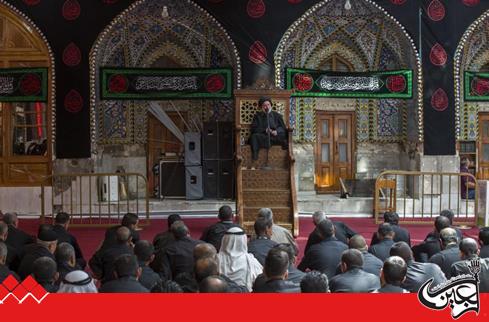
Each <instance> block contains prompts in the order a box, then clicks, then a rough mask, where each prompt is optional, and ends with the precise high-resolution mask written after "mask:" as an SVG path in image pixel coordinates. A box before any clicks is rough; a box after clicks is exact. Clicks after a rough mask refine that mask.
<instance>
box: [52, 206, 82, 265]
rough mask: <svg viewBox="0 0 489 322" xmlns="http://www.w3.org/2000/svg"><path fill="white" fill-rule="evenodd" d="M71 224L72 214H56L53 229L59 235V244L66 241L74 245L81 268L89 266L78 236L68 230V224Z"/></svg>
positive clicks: (77, 261)
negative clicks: (77, 238)
mask: <svg viewBox="0 0 489 322" xmlns="http://www.w3.org/2000/svg"><path fill="white" fill-rule="evenodd" d="M69 225H70V215H69V214H67V213H66V212H60V213H58V214H57V215H56V217H55V219H54V225H53V230H54V231H55V232H56V234H57V235H58V244H61V243H63V242H66V243H68V244H70V245H71V246H73V248H74V249H75V258H76V263H77V264H78V266H80V268H81V269H84V268H85V266H87V262H86V261H85V259H84V258H83V254H82V251H81V248H80V245H78V241H77V240H76V237H75V236H73V235H72V234H70V233H69V232H68V226H69Z"/></svg>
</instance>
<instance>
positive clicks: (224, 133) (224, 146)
mask: <svg viewBox="0 0 489 322" xmlns="http://www.w3.org/2000/svg"><path fill="white" fill-rule="evenodd" d="M218 146H219V159H221V160H231V159H234V127H233V123H232V122H220V123H219V142H218Z"/></svg>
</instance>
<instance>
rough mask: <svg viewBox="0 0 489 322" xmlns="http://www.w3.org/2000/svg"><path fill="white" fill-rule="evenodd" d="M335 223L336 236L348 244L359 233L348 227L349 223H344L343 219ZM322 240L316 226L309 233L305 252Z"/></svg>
mask: <svg viewBox="0 0 489 322" xmlns="http://www.w3.org/2000/svg"><path fill="white" fill-rule="evenodd" d="M333 225H334V227H335V237H336V238H337V239H338V240H339V241H341V242H343V243H345V244H348V239H350V238H352V237H353V236H355V235H356V234H357V233H356V232H355V231H353V230H352V229H351V228H350V227H348V225H346V224H345V223H342V222H341V221H333ZM321 240H322V238H321V235H320V234H319V231H318V230H317V228H314V230H313V231H312V232H311V233H310V234H309V238H307V244H306V248H304V254H305V253H306V252H307V251H308V250H309V247H311V246H312V245H314V244H317V243H320V242H321Z"/></svg>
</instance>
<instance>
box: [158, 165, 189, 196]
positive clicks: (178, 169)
mask: <svg viewBox="0 0 489 322" xmlns="http://www.w3.org/2000/svg"><path fill="white" fill-rule="evenodd" d="M159 172H160V189H159V193H160V195H159V196H160V198H161V199H163V198H165V197H181V198H184V197H185V165H184V163H183V162H182V161H160V169H159Z"/></svg>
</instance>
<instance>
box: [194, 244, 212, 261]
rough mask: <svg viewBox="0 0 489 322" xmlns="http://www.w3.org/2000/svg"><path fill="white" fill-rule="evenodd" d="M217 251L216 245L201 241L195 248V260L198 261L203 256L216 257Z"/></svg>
mask: <svg viewBox="0 0 489 322" xmlns="http://www.w3.org/2000/svg"><path fill="white" fill-rule="evenodd" d="M216 256H217V251H216V248H215V247H214V245H212V244H209V243H200V244H197V245H196V246H195V248H194V261H197V260H199V259H201V258H207V257H210V258H216Z"/></svg>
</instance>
